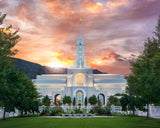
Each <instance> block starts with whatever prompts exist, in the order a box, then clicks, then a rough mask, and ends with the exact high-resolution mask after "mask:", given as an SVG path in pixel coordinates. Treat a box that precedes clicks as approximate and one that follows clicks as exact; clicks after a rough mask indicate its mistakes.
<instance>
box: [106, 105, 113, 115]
mask: <svg viewBox="0 0 160 128" xmlns="http://www.w3.org/2000/svg"><path fill="white" fill-rule="evenodd" d="M105 114H107V116H111V115H112V114H111V109H110V108H109V107H106V108H105Z"/></svg>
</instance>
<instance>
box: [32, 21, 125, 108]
mask: <svg viewBox="0 0 160 128" xmlns="http://www.w3.org/2000/svg"><path fill="white" fill-rule="evenodd" d="M84 46H85V43H84V39H83V38H82V37H81V22H80V35H79V38H78V39H77V41H76V58H75V59H74V65H73V66H71V67H70V68H68V69H67V74H42V75H37V78H36V79H34V80H33V81H34V84H35V85H36V87H37V89H38V91H39V92H40V94H41V95H43V96H45V95H48V96H49V97H50V99H51V100H52V104H53V105H55V104H56V103H57V102H58V101H59V102H60V101H62V99H63V97H64V96H65V95H66V96H70V97H71V99H72V101H73V99H75V103H76V106H84V103H85V98H86V97H87V99H89V97H91V96H92V95H95V96H96V97H97V98H98V100H99V101H100V103H101V105H104V106H105V105H107V99H108V97H109V96H111V95H114V94H116V93H123V92H124V91H125V88H126V86H127V85H126V84H127V82H126V79H125V78H124V76H123V75H120V74H93V69H92V68H91V67H90V66H88V65H87V60H86V58H85V54H84V53H85V50H84Z"/></svg>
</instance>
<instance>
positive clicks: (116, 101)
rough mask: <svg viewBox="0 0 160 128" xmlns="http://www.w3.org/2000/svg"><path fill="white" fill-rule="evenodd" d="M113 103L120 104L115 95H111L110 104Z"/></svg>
mask: <svg viewBox="0 0 160 128" xmlns="http://www.w3.org/2000/svg"><path fill="white" fill-rule="evenodd" d="M112 104H113V105H120V100H119V99H118V98H117V97H115V96H110V97H109V99H108V106H111V105H112Z"/></svg>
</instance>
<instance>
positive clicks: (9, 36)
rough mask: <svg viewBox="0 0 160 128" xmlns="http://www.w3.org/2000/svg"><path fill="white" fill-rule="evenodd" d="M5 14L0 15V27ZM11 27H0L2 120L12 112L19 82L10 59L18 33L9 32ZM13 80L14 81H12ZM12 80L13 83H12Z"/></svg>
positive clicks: (13, 53) (13, 52) (0, 98)
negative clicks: (7, 113) (6, 113)
mask: <svg viewBox="0 0 160 128" xmlns="http://www.w3.org/2000/svg"><path fill="white" fill-rule="evenodd" d="M5 17H6V14H3V15H1V14H0V25H1V24H2V23H3V21H4V18H5ZM11 27H12V26H11V25H10V26H8V27H7V28H2V27H1V26H0V85H1V86H0V101H1V103H2V104H3V106H4V113H3V119H5V112H6V111H8V112H10V111H14V103H15V100H16V98H15V97H14V96H15V94H16V93H17V90H18V89H16V88H17V87H18V86H17V84H18V83H19V81H17V79H18V74H19V73H18V72H17V70H16V69H15V67H14V64H13V63H12V61H11V57H12V56H13V55H15V54H16V52H17V50H16V49H15V50H14V49H13V47H14V46H15V45H16V44H17V43H18V41H19V39H20V37H19V36H18V35H17V32H18V31H15V32H13V33H12V32H11V30H10V29H11ZM14 78H15V79H14ZM13 79H14V81H12V80H13Z"/></svg>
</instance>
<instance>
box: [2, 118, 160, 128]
mask: <svg viewBox="0 0 160 128" xmlns="http://www.w3.org/2000/svg"><path fill="white" fill-rule="evenodd" d="M0 128H160V119H150V120H146V119H145V118H144V117H113V118H43V117H25V118H8V119H7V120H5V121H3V120H0Z"/></svg>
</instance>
